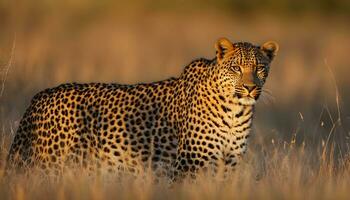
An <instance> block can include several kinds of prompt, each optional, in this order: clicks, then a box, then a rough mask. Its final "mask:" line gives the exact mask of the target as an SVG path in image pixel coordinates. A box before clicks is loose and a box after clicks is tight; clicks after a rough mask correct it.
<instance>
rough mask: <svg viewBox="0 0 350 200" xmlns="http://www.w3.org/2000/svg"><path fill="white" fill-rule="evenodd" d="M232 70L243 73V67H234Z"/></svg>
mask: <svg viewBox="0 0 350 200" xmlns="http://www.w3.org/2000/svg"><path fill="white" fill-rule="evenodd" d="M232 69H233V71H236V72H240V71H241V67H240V66H237V65H234V66H232Z"/></svg>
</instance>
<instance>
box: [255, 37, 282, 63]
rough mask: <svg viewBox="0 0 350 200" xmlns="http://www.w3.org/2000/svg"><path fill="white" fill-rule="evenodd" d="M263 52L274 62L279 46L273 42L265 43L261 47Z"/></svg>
mask: <svg viewBox="0 0 350 200" xmlns="http://www.w3.org/2000/svg"><path fill="white" fill-rule="evenodd" d="M260 48H261V50H262V52H263V53H264V54H265V55H266V56H267V57H268V58H269V59H270V60H272V59H273V58H274V57H275V56H276V54H277V52H278V49H279V46H278V44H277V43H276V42H273V41H269V42H265V43H264V44H263V45H262V46H261V47H260Z"/></svg>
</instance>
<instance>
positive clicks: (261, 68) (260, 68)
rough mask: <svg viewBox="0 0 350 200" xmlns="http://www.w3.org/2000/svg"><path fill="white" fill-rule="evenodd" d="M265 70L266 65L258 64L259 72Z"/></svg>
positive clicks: (257, 69)
mask: <svg viewBox="0 0 350 200" xmlns="http://www.w3.org/2000/svg"><path fill="white" fill-rule="evenodd" d="M264 70H265V66H263V65H258V66H257V67H256V71H257V72H258V73H260V72H263V71H264Z"/></svg>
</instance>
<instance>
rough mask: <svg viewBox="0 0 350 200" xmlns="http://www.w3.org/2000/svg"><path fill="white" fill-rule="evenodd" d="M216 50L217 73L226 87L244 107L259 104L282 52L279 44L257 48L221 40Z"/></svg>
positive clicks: (267, 43) (216, 45)
mask: <svg viewBox="0 0 350 200" xmlns="http://www.w3.org/2000/svg"><path fill="white" fill-rule="evenodd" d="M215 48H216V59H217V62H216V63H217V64H216V68H217V70H216V71H217V72H218V73H219V77H218V78H219V80H220V83H221V85H222V87H228V88H230V90H233V91H232V93H233V95H234V96H235V97H237V98H238V99H239V102H240V103H241V104H243V105H253V104H255V102H256V100H257V99H258V98H259V96H260V94H261V92H262V87H263V85H264V83H265V81H266V78H267V76H268V73H269V70H270V64H271V62H272V60H273V58H274V57H275V55H276V53H277V51H278V44H277V43H276V42H266V43H264V44H263V45H261V46H257V45H253V44H251V43H247V42H238V43H231V42H230V41H229V40H228V39H226V38H221V39H219V40H218V41H217V42H216V44H215Z"/></svg>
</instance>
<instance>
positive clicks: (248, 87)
mask: <svg viewBox="0 0 350 200" xmlns="http://www.w3.org/2000/svg"><path fill="white" fill-rule="evenodd" d="M243 87H244V88H245V89H246V90H248V92H249V93H250V92H251V91H253V90H254V89H255V88H256V86H255V85H246V84H244V85H243Z"/></svg>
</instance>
